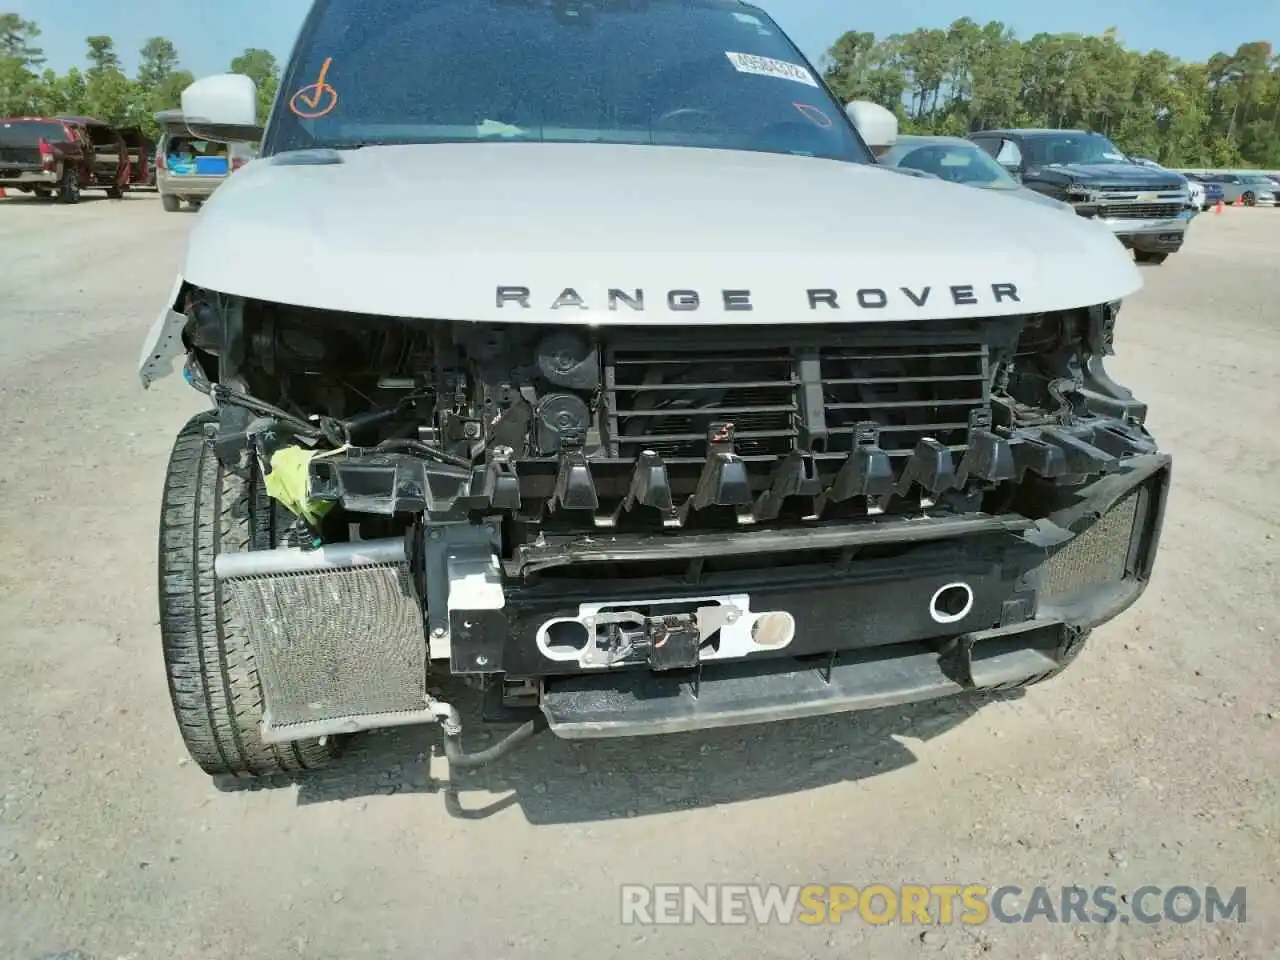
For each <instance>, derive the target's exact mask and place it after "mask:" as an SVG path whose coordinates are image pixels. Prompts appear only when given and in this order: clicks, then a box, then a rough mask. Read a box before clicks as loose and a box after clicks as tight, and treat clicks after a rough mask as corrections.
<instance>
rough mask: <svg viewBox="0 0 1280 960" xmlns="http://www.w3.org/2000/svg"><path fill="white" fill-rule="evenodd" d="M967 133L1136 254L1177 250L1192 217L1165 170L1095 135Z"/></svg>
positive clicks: (1155, 259) (1157, 255)
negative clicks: (1139, 161)
mask: <svg viewBox="0 0 1280 960" xmlns="http://www.w3.org/2000/svg"><path fill="white" fill-rule="evenodd" d="M969 139H970V140H972V141H973V142H974V143H976V144H978V146H980V147H982V149H984V150H985V151H986V152H987V153H988V154H989V155H991V156H992V157H994V158H995V160H996V162H998V163H1000V164H1002V165H1003V166H1004V167H1005V169H1007V170H1008V171H1009V172H1010V173H1011V174H1012V175H1013V176H1014V177H1016V178H1018V179H1019V180H1020V181H1021V183H1022V184H1023V185H1024V186H1027V187H1030V188H1031V189H1032V190H1035V191H1037V192H1039V193H1043V194H1046V195H1047V196H1051V197H1053V198H1055V199H1057V200H1065V201H1066V202H1067V203H1070V204H1071V205H1072V206H1073V207H1075V210H1076V213H1078V214H1079V215H1080V216H1082V217H1088V218H1090V219H1096V220H1098V221H1100V222H1102V223H1105V224H1106V225H1107V226H1108V227H1109V228H1110V229H1111V231H1112V232H1113V233H1114V234H1115V235H1116V238H1117V239H1118V240H1119V241H1120V242H1121V243H1123V244H1124V245H1125V246H1126V247H1128V248H1129V249H1131V250H1132V251H1133V254H1134V258H1135V259H1136V260H1138V261H1140V262H1143V263H1153V264H1159V263H1163V262H1164V261H1165V260H1166V259H1167V258H1168V256H1169V254H1171V253H1175V252H1177V251H1178V250H1179V249H1181V247H1182V243H1183V240H1184V239H1185V236H1186V232H1187V225H1188V224H1189V223H1190V222H1191V218H1192V217H1193V216H1194V213H1193V212H1192V210H1191V206H1190V194H1189V192H1188V190H1187V182H1186V180H1185V179H1183V178H1182V177H1181V176H1180V175H1179V174H1176V173H1174V172H1173V171H1171V170H1165V169H1164V168H1162V167H1149V166H1144V165H1142V164H1137V163H1134V162H1132V161H1131V160H1130V159H1129V158H1128V157H1126V156H1125V155H1124V153H1122V152H1121V151H1120V150H1119V149H1118V148H1117V147H1116V145H1115V144H1113V143H1112V142H1111V141H1110V140H1108V139H1107V138H1106V137H1104V136H1103V135H1102V134H1100V133H1093V132H1091V131H1087V130H1044V129H1019V130H983V131H980V132H978V133H972V134H970V135H969Z"/></svg>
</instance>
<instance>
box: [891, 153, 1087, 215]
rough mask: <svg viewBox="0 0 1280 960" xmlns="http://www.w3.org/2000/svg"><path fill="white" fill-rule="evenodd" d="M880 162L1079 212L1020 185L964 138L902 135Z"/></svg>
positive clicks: (1061, 202) (1070, 211) (1071, 211)
mask: <svg viewBox="0 0 1280 960" xmlns="http://www.w3.org/2000/svg"><path fill="white" fill-rule="evenodd" d="M880 162H881V163H882V164H884V165H885V166H888V167H896V168H898V169H902V170H918V171H921V172H923V173H927V174H931V175H932V176H935V177H937V178H938V179H940V180H948V181H950V182H951V183H962V184H964V185H965V186H969V187H979V188H981V189H983V190H991V191H993V192H1000V193H1007V194H1008V195H1009V196H1011V197H1018V198H1020V199H1023V200H1030V201H1031V202H1033V203H1039V204H1042V205H1044V206H1050V207H1057V208H1058V209H1060V210H1065V211H1066V212H1068V213H1074V212H1075V208H1074V207H1073V206H1071V204H1069V203H1065V202H1063V201H1061V200H1055V199H1054V198H1053V197H1049V196H1046V195H1045V194H1043V193H1039V192H1037V191H1035V190H1031V189H1028V188H1027V187H1024V186H1023V185H1022V184H1020V183H1018V181H1017V180H1015V179H1014V178H1013V177H1012V176H1011V175H1010V174H1009V172H1008V171H1007V170H1005V168H1004V167H1002V166H1000V164H998V163H996V162H995V160H993V159H992V158H991V157H990V156H988V155H987V153H986V152H985V151H984V150H983V149H982V148H981V147H979V146H978V145H977V144H975V143H972V142H970V141H969V140H965V139H964V138H963V137H943V136H910V135H901V136H899V137H898V140H897V143H895V144H894V145H893V146H892V147H890V148H889V149H888V150H887V151H885V153H884V154H883V155H882V156H881V157H880Z"/></svg>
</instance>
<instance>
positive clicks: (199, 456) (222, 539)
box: [159, 413, 335, 777]
mask: <svg viewBox="0 0 1280 960" xmlns="http://www.w3.org/2000/svg"><path fill="white" fill-rule="evenodd" d="M215 422H216V418H215V415H214V414H212V413H205V414H201V415H199V416H196V417H193V418H192V419H191V420H189V421H188V422H187V424H186V426H184V427H183V428H182V430H181V431H180V432H179V433H178V436H177V439H176V440H175V441H174V445H173V452H172V453H171V454H170V458H169V466H168V469H167V471H166V474H165V483H164V500H163V503H162V505H161V512H160V558H159V559H160V564H159V568H160V584H159V586H160V636H161V643H162V647H163V651H164V664H165V672H166V674H167V676H168V680H169V698H170V700H171V702H172V704H173V712H174V717H175V718H176V720H177V722H178V729H179V730H180V731H181V733H182V739H183V741H184V743H185V744H186V747H187V750H188V752H189V753H190V754H191V758H192V759H193V760H195V761H196V763H198V764H199V765H200V768H201V769H202V770H204V772H205V773H208V774H210V775H230V776H235V777H265V776H273V775H277V774H293V773H299V772H301V771H304V770H311V769H314V768H316V767H320V766H323V765H324V764H325V763H327V762H328V761H329V760H330V759H331V758H332V756H333V754H334V752H335V749H334V742H333V739H332V738H330V739H329V740H327V741H326V742H325V743H323V744H322V743H321V742H320V741H319V740H303V741H298V742H296V743H277V744H268V743H264V742H263V741H262V735H261V724H262V713H263V700H262V685H261V683H260V681H259V679H258V671H257V667H256V664H255V662H254V656H253V648H252V646H251V644H250V643H249V639H248V635H247V633H246V631H245V629H244V627H243V625H242V624H240V623H239V622H238V621H237V618H236V616H235V615H234V614H233V613H232V609H231V604H230V603H229V602H228V600H227V597H226V595H225V594H224V592H223V590H222V587H221V585H220V584H219V583H218V581H217V580H215V578H214V573H213V564H214V557H216V556H217V555H218V554H219V553H230V552H241V551H246V550H255V549H256V550H260V549H270V548H271V547H273V546H275V545H276V544H277V543H278V542H279V540H280V536H281V531H282V530H283V527H284V522H283V521H284V520H285V518H284V517H282V516H280V513H281V508H280V507H279V506H278V505H276V504H275V502H274V501H272V500H271V499H270V498H268V497H267V495H266V492H265V491H264V489H263V485H262V484H261V482H259V479H258V477H257V476H256V475H255V476H254V477H253V478H252V479H251V480H249V481H245V480H243V479H241V478H240V477H237V476H236V475H235V474H232V473H229V472H227V471H226V470H224V469H223V467H222V464H221V463H220V462H219V461H218V459H217V457H216V456H215V455H214V452H213V447H212V444H211V434H212V430H213V426H214V424H215Z"/></svg>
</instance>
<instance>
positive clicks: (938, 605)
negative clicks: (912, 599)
mask: <svg viewBox="0 0 1280 960" xmlns="http://www.w3.org/2000/svg"><path fill="white" fill-rule="evenodd" d="M972 609H973V589H972V588H971V587H970V586H969V585H968V584H967V583H948V584H947V585H946V586H943V587H939V588H938V590H937V592H936V593H934V595H933V599H932V600H931V601H930V602H929V615H930V616H931V617H933V619H934V621H935V622H937V623H955V622H957V621H959V620H963V619H964V618H965V617H967V616H968V615H969V611H970V610H972Z"/></svg>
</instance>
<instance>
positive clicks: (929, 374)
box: [817, 343, 989, 456]
mask: <svg viewBox="0 0 1280 960" xmlns="http://www.w3.org/2000/svg"><path fill="white" fill-rule="evenodd" d="M987 359H988V358H987V349H986V347H985V346H984V345H983V344H981V343H952V344H942V345H928V344H916V345H910V346H898V347H877V348H871V349H868V348H863V349H858V348H848V347H829V348H826V349H823V350H822V351H821V362H822V394H823V401H824V408H825V411H824V415H825V420H826V427H827V430H828V431H829V435H828V439H827V442H826V443H825V444H823V445H822V449H820V450H818V451H817V452H819V453H840V454H847V453H848V452H849V451H850V450H851V449H852V437H853V427H854V426H855V425H856V424H857V423H860V422H873V423H875V424H876V425H877V426H879V428H880V446H881V447H882V448H883V449H884V450H885V451H887V452H888V453H889V454H890V455H891V456H893V455H895V454H896V455H900V456H905V455H907V454H910V453H911V451H912V450H914V449H915V447H916V444H917V442H918V441H920V440H922V439H924V438H925V437H932V438H934V439H935V440H937V441H938V442H939V443H942V444H944V445H946V446H948V447H950V448H951V449H952V451H963V450H964V448H965V446H966V444H967V443H968V439H969V416H970V414H971V413H972V412H973V411H974V410H975V409H976V408H979V407H984V406H985V405H986V404H987V402H988V400H989V391H988V370H987Z"/></svg>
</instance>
